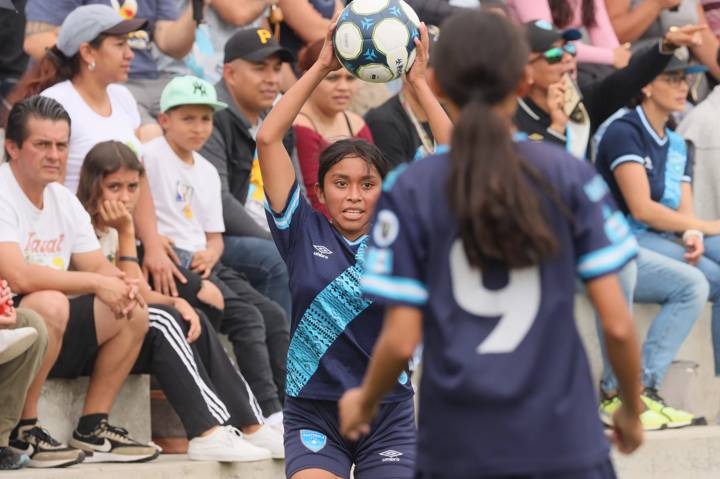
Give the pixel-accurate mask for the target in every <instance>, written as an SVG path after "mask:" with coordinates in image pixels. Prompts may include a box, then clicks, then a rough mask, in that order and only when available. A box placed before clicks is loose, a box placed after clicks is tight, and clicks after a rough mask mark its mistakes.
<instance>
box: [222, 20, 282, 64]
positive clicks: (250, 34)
mask: <svg viewBox="0 0 720 479" xmlns="http://www.w3.org/2000/svg"><path fill="white" fill-rule="evenodd" d="M275 54H277V55H278V57H280V60H282V61H283V62H288V63H290V62H292V61H294V60H295V58H293V55H292V53H290V50H288V49H287V48H284V47H283V46H281V45H280V44H279V43H278V42H277V40H275V37H273V35H272V33H270V30H267V29H265V28H249V29H245V30H239V31H237V32H236V33H235V34H234V35H233V36H231V37H230V38H229V39H228V41H227V43H225V60H224V61H223V63H230V62H231V61H233V60H237V59H238V58H240V59H242V60H247V61H249V62H256V63H257V62H261V61H263V60H265V59H266V58H267V57H269V56H271V55H275Z"/></svg>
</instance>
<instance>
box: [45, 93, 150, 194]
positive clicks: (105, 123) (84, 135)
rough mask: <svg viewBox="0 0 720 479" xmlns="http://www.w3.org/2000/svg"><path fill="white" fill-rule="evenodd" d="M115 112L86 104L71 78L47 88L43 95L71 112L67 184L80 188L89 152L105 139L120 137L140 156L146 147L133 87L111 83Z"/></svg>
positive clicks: (74, 188)
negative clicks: (140, 134)
mask: <svg viewBox="0 0 720 479" xmlns="http://www.w3.org/2000/svg"><path fill="white" fill-rule="evenodd" d="M107 93H108V96H109V97H110V105H111V108H112V113H111V114H110V116H102V115H99V114H97V113H96V112H95V111H94V110H93V109H92V108H90V107H89V106H88V104H87V103H85V100H83V98H82V97H81V96H80V94H79V93H78V91H77V90H76V89H75V87H74V86H73V84H72V82H71V81H70V80H65V81H64V82H60V83H58V84H56V85H53V86H51V87H50V88H48V89H46V90H44V91H43V92H42V93H41V95H42V96H47V97H50V98H53V99H54V100H57V101H58V102H59V103H60V104H61V105H62V106H63V107H64V108H65V110H67V112H68V114H69V115H70V120H71V125H70V152H69V155H68V162H67V172H66V174H65V186H67V187H68V188H69V189H70V191H71V192H73V193H75V192H76V191H77V187H78V182H79V181H80V168H82V164H83V161H84V160H85V155H87V152H88V151H90V149H91V148H92V147H93V146H95V145H97V144H98V143H100V142H101V141H108V140H116V141H120V142H122V143H125V144H126V145H128V146H129V147H130V148H131V149H132V150H133V151H135V153H137V155H138V156H140V154H141V152H142V149H141V146H142V145H141V143H140V140H138V138H137V136H135V130H136V129H137V128H138V127H139V126H140V113H139V112H138V107H137V102H135V97H133V96H132V93H130V90H128V89H127V88H125V87H124V86H122V85H116V84H112V85H108V87H107Z"/></svg>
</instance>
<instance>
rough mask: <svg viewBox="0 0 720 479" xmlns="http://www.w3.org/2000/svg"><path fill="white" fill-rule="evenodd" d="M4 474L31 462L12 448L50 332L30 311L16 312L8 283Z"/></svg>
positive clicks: (2, 347)
mask: <svg viewBox="0 0 720 479" xmlns="http://www.w3.org/2000/svg"><path fill="white" fill-rule="evenodd" d="M0 304H2V305H6V307H3V306H0V403H2V405H3V412H2V417H0V471H8V470H12V469H20V468H22V467H24V466H25V465H26V464H27V463H28V462H29V461H30V458H29V457H28V456H26V455H24V454H18V453H17V452H15V451H14V450H13V449H12V448H10V447H9V441H10V432H11V431H12V430H13V428H14V427H15V425H16V424H17V422H18V421H19V420H20V417H21V415H22V409H23V405H24V404H25V396H26V395H27V390H28V388H29V387H30V383H31V382H32V380H33V379H34V378H35V375H36V374H37V372H38V370H39V369H40V365H41V364H42V362H43V357H44V356H45V351H46V350H47V329H46V328H45V323H43V320H42V318H41V317H39V316H38V315H37V314H36V313H34V312H33V311H31V310H29V309H15V308H14V307H13V302H12V293H11V292H10V288H8V287H7V282H6V281H2V283H0Z"/></svg>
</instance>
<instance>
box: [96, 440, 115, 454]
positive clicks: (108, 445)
mask: <svg viewBox="0 0 720 479" xmlns="http://www.w3.org/2000/svg"><path fill="white" fill-rule="evenodd" d="M93 449H94V450H96V451H97V452H110V451H112V444H111V443H110V441H108V439H107V438H105V442H104V443H103V444H102V446H95V445H93Z"/></svg>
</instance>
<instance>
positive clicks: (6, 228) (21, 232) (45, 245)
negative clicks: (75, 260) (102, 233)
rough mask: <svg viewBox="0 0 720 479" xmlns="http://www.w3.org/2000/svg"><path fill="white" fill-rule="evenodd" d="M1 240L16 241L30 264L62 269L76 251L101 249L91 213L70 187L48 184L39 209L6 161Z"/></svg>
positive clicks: (0, 182)
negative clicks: (21, 186)
mask: <svg viewBox="0 0 720 479" xmlns="http://www.w3.org/2000/svg"><path fill="white" fill-rule="evenodd" d="M0 243H17V244H18V245H19V246H20V250H21V251H22V253H23V256H24V257H25V261H27V262H28V263H30V264H35V265H40V266H47V267H49V268H53V269H57V270H61V271H65V270H67V269H68V266H69V265H70V257H71V256H72V255H73V254H75V253H89V252H91V251H96V250H99V249H100V244H99V243H98V240H97V238H96V237H95V231H93V227H92V224H91V222H90V215H88V213H87V211H85V209H84V208H83V206H82V204H80V201H79V200H78V199H77V198H76V197H75V195H73V194H72V193H71V192H70V190H68V189H67V188H65V187H64V186H63V185H61V184H59V183H51V184H49V185H47V186H46V187H45V191H44V192H43V208H42V209H38V208H37V207H36V206H35V205H34V204H33V203H32V202H31V201H30V199H29V198H28V197H27V196H26V195H25V192H24V191H23V190H22V189H21V188H20V185H19V184H18V182H17V180H16V179H15V175H14V174H13V172H12V169H11V168H10V164H9V163H5V164H3V165H0Z"/></svg>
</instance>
